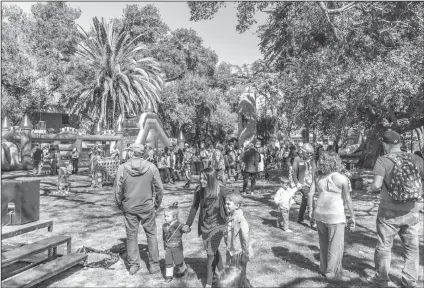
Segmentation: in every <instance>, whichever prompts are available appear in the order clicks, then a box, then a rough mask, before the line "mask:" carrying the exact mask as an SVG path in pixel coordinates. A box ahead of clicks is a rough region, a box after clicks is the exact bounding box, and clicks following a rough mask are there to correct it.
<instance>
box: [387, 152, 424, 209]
mask: <svg viewBox="0 0 424 288" xmlns="http://www.w3.org/2000/svg"><path fill="white" fill-rule="evenodd" d="M385 157H386V158H388V159H390V160H391V161H393V162H394V163H395V165H394V167H393V172H392V181H391V182H390V183H389V185H388V184H387V183H386V186H387V192H388V194H389V196H390V197H392V198H393V199H394V200H395V201H397V202H400V203H406V202H417V201H420V200H421V199H422V193H423V188H422V182H421V176H420V171H419V169H418V167H417V166H416V165H415V164H414V163H412V154H410V153H406V154H400V155H396V156H395V155H393V154H388V155H386V156H385Z"/></svg>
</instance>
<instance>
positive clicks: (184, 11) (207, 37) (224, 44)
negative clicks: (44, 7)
mask: <svg viewBox="0 0 424 288" xmlns="http://www.w3.org/2000/svg"><path fill="white" fill-rule="evenodd" d="M2 3H4V4H12V2H7V1H3V2H2ZM35 3H36V2H13V4H15V5H18V6H20V7H21V8H22V9H23V10H24V11H25V12H28V13H30V7H31V5H33V4H35ZM68 3H69V5H70V6H71V7H75V8H76V7H79V8H80V9H81V17H80V18H79V19H77V20H76V22H77V24H79V25H81V26H82V27H83V28H84V29H89V27H90V23H91V20H92V18H93V17H94V16H97V17H103V18H105V19H111V18H119V17H121V16H122V14H123V9H124V8H125V6H126V5H127V4H139V5H140V6H144V5H146V4H154V5H155V6H156V7H157V8H158V9H159V10H160V13H161V16H162V19H163V21H164V22H165V23H166V24H167V25H168V26H169V28H170V29H171V30H175V29H177V28H193V29H194V30H195V31H196V32H197V33H198V35H199V36H200V37H201V38H202V39H203V45H204V46H206V47H209V48H211V49H212V50H214V51H215V52H216V53H217V55H218V60H219V62H222V61H225V62H229V63H231V64H235V65H242V64H251V63H252V62H254V61H255V60H258V59H261V58H262V55H261V53H260V52H259V47H258V44H259V38H258V37H257V36H256V35H255V32H256V29H257V27H258V25H261V24H265V22H266V15H265V14H264V13H260V12H259V13H257V15H256V16H255V19H256V21H257V22H258V23H257V24H256V25H255V26H253V27H252V28H251V29H250V30H248V31H246V32H244V33H242V34H240V33H238V32H237V31H236V25H237V9H236V4H235V3H234V2H227V3H226V7H225V8H221V9H220V10H219V11H218V13H217V14H216V15H215V17H214V18H213V19H211V20H202V21H199V22H194V21H190V9H189V8H188V5H187V3H186V2H185V1H184V2H176V1H168V2H159V1H155V2H104V1H102V2H91V1H90V2H89V1H79V2H71V1H69V2H68Z"/></svg>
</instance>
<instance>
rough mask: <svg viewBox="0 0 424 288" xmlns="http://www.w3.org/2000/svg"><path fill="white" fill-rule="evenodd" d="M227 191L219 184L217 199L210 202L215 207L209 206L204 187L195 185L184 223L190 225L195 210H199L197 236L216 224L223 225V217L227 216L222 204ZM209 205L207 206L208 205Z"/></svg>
mask: <svg viewBox="0 0 424 288" xmlns="http://www.w3.org/2000/svg"><path fill="white" fill-rule="evenodd" d="M227 192H228V190H227V189H226V188H224V187H222V186H220V191H219V196H218V199H216V201H215V202H214V203H213V204H212V205H215V207H210V205H208V204H210V203H211V202H213V201H210V200H209V199H205V189H204V188H200V186H197V188H196V189H195V192H194V199H193V204H192V206H191V209H190V213H189V215H188V218H187V221H186V225H188V226H189V227H191V225H192V224H193V221H194V217H195V216H196V214H197V210H199V207H200V212H199V221H198V233H199V236H200V235H202V233H203V232H204V233H208V232H209V231H211V230H212V229H214V228H215V227H217V226H223V225H225V219H226V217H227V213H226V211H225V206H224V197H223V196H224V195H225V194H226V193H227ZM208 206H209V207H208Z"/></svg>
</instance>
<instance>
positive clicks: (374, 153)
mask: <svg viewBox="0 0 424 288" xmlns="http://www.w3.org/2000/svg"><path fill="white" fill-rule="evenodd" d="M386 130H387V129H385V128H384V126H383V125H382V124H381V123H379V124H377V125H375V127H374V128H373V129H371V130H370V131H369V132H368V134H367V139H366V140H365V144H364V146H365V147H364V149H363V150H362V155H361V157H360V158H359V161H358V163H357V164H356V167H358V168H363V169H369V170H370V169H373V168H374V164H375V161H376V160H377V158H378V156H380V155H383V154H384V151H383V147H382V146H381V143H380V141H379V139H380V137H381V136H382V135H383V133H384V132H385V131H386Z"/></svg>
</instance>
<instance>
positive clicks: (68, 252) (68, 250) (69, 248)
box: [66, 241, 71, 254]
mask: <svg viewBox="0 0 424 288" xmlns="http://www.w3.org/2000/svg"><path fill="white" fill-rule="evenodd" d="M66 249H67V250H66V254H70V253H71V241H69V242H68V243H66Z"/></svg>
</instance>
